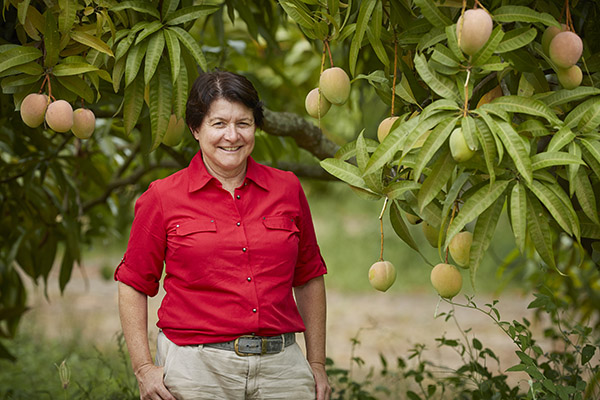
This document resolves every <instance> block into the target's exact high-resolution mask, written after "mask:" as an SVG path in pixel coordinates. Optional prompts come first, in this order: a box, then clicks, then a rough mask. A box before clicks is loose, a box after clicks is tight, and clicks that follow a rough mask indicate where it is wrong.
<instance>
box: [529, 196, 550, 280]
mask: <svg viewBox="0 0 600 400" xmlns="http://www.w3.org/2000/svg"><path fill="white" fill-rule="evenodd" d="M527 210H528V211H527V231H528V232H529V237H530V238H531V241H532V242H533V246H534V247H535V249H536V251H537V252H538V254H539V255H540V257H541V258H542V260H544V262H545V263H546V264H548V265H549V266H551V267H554V268H556V262H555V261H554V250H553V249H552V232H551V230H550V224H549V223H548V219H547V218H548V217H547V214H546V211H545V210H544V209H543V208H542V206H541V204H540V203H539V201H538V200H537V198H535V196H527Z"/></svg>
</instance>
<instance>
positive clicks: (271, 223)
mask: <svg viewBox="0 0 600 400" xmlns="http://www.w3.org/2000/svg"><path fill="white" fill-rule="evenodd" d="M263 224H264V225H265V226H266V227H267V228H269V229H281V230H284V231H292V232H299V230H298V227H297V226H296V224H295V223H294V218H292V217H290V216H286V215H276V216H270V217H263Z"/></svg>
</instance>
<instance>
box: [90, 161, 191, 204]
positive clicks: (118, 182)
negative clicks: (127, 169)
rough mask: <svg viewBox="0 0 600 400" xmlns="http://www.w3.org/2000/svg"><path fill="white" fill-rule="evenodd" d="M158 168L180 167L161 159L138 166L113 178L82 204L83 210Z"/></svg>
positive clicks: (104, 200) (101, 201) (102, 202)
mask: <svg viewBox="0 0 600 400" xmlns="http://www.w3.org/2000/svg"><path fill="white" fill-rule="evenodd" d="M158 168H167V169H177V168H181V165H179V163H177V162H176V161H163V162H161V163H158V164H150V165H148V166H146V167H141V168H138V169H136V170H135V171H133V172H132V173H131V174H129V175H127V177H126V178H122V179H115V180H113V181H111V182H110V183H109V184H108V185H106V189H105V190H104V193H102V194H101V195H100V196H98V197H96V198H95V199H92V200H90V201H87V202H85V203H84V204H83V206H82V210H83V212H84V213H85V212H88V211H89V210H90V209H91V208H92V207H95V206H97V205H99V204H104V203H106V199H108V197H109V196H110V195H111V194H112V192H113V191H115V190H116V189H118V188H120V187H123V186H127V185H131V184H134V183H137V182H138V181H139V180H140V179H141V178H142V176H144V175H145V174H147V173H148V172H151V171H153V170H155V169H158Z"/></svg>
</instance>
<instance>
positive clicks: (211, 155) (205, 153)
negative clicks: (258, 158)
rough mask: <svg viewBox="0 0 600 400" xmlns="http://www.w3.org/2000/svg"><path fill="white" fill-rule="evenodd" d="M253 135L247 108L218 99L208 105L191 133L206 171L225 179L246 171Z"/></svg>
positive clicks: (251, 118)
mask: <svg viewBox="0 0 600 400" xmlns="http://www.w3.org/2000/svg"><path fill="white" fill-rule="evenodd" d="M255 131H256V126H255V124H254V115H253V113H252V110H251V109H250V108H248V107H246V106H245V105H243V104H242V103H237V102H234V103H232V102H230V101H228V100H225V99H223V98H220V99H217V100H215V101H214V102H213V103H212V104H211V106H210V108H209V110H208V113H207V114H206V116H205V117H204V120H203V121H202V125H200V127H199V128H198V129H197V130H196V131H194V132H193V133H194V137H195V138H196V140H197V141H198V143H199V144H200V149H201V150H202V157H203V159H204V163H205V165H206V166H207V168H208V169H209V171H211V172H214V173H216V174H218V175H220V176H224V177H229V176H234V175H237V174H239V173H242V172H244V171H245V170H246V159H247V158H248V156H249V155H250V153H252V149H253V148H254V132H255Z"/></svg>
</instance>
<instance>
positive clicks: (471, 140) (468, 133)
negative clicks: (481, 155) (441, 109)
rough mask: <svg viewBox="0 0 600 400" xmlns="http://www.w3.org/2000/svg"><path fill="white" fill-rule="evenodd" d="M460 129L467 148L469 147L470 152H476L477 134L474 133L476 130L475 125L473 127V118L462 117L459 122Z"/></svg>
mask: <svg viewBox="0 0 600 400" xmlns="http://www.w3.org/2000/svg"><path fill="white" fill-rule="evenodd" d="M460 127H461V128H462V133H463V136H464V137H465V142H466V143H467V146H469V148H470V149H471V150H476V149H477V148H478V146H477V133H476V132H475V131H476V130H477V125H475V120H474V119H473V117H470V116H468V115H467V116H466V117H463V118H462V119H461V121H460Z"/></svg>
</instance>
